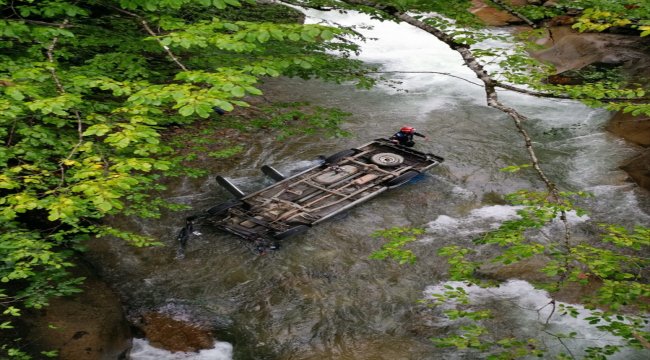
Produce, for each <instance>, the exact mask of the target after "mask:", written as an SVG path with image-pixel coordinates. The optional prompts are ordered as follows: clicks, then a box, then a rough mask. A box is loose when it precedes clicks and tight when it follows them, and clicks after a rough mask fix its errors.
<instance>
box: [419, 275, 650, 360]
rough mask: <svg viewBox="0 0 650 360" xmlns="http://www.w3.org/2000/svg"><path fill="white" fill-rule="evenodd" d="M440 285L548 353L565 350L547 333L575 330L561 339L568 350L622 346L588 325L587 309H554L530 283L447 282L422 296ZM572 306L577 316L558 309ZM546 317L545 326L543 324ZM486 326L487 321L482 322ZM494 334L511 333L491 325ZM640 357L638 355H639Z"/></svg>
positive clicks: (445, 306) (545, 295)
mask: <svg viewBox="0 0 650 360" xmlns="http://www.w3.org/2000/svg"><path fill="white" fill-rule="evenodd" d="M444 286H452V287H454V288H458V287H460V288H462V289H464V290H465V292H467V294H468V297H469V306H470V307H471V308H473V309H474V310H479V309H485V308H491V309H495V310H497V309H498V310H497V311H493V314H494V315H495V316H497V317H503V318H505V319H507V320H508V322H509V323H510V324H511V325H512V329H517V333H518V337H519V338H522V339H525V338H535V339H538V340H540V342H541V343H544V344H545V345H546V346H547V347H548V350H549V351H550V352H551V353H553V354H554V353H557V352H565V353H566V350H565V349H564V348H563V346H562V344H560V343H559V342H558V341H557V339H555V338H554V337H553V336H549V335H548V334H547V333H546V332H549V333H555V334H558V333H562V334H569V333H571V332H575V333H576V336H575V339H564V340H563V341H564V342H565V343H566V344H567V345H568V346H569V347H570V348H571V350H572V351H577V352H580V351H582V350H584V349H585V348H586V347H589V346H604V345H607V344H611V345H622V344H623V343H622V341H621V340H620V339H619V338H617V337H615V336H613V335H611V334H609V333H607V332H603V331H600V330H598V329H597V328H596V326H595V325H590V324H589V322H588V321H586V320H585V317H588V316H589V315H590V314H591V312H590V311H589V310H587V309H585V308H584V307H583V306H581V305H572V304H568V303H562V302H558V301H556V303H555V310H553V306H551V304H550V303H551V300H552V299H551V298H550V297H549V295H548V293H547V292H546V291H543V290H539V289H536V288H535V287H533V286H532V285H531V284H530V283H528V282H526V281H523V280H510V281H507V282H505V283H503V284H501V285H500V286H498V287H490V288H481V287H478V286H467V285H466V284H465V283H463V282H459V281H449V282H445V283H442V284H439V285H435V286H428V287H427V288H426V289H425V291H424V295H425V298H428V299H433V297H432V294H436V293H443V292H444V291H445V290H446V289H445V288H444ZM562 305H563V306H572V307H573V308H574V309H575V310H576V311H577V312H578V315H577V317H571V316H569V315H563V314H562V313H561V311H559V309H560V307H561V306H562ZM440 307H441V308H442V309H453V308H455V307H456V304H454V303H453V302H449V303H444V304H442V305H440ZM547 319H548V325H545V323H546V321H547ZM457 323H458V324H460V322H459V321H450V320H442V321H436V323H435V324H436V325H437V326H453V325H454V324H457ZM483 324H484V325H485V326H487V327H488V328H489V327H490V321H489V320H488V321H486V322H484V323H483ZM491 331H494V332H495V333H498V332H503V333H508V334H511V332H510V330H508V329H502V328H498V327H497V328H493V329H492V330H491ZM638 356H639V354H638V353H636V352H635V351H633V350H631V349H626V350H624V351H622V352H621V353H619V354H617V355H616V356H614V357H612V358H619V359H631V358H639V357H638ZM641 358H642V357H641Z"/></svg>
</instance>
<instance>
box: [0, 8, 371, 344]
mask: <svg viewBox="0 0 650 360" xmlns="http://www.w3.org/2000/svg"><path fill="white" fill-rule="evenodd" d="M250 3H254V2H253V1H245V2H241V1H238V0H167V1H154V0H110V1H96V0H87V1H65V0H49V1H39V2H35V1H31V0H23V1H12V2H11V3H9V2H7V1H0V5H2V6H1V7H0V15H1V16H2V17H1V18H0V36H1V38H0V60H1V61H0V92H1V93H2V97H1V98H0V136H1V137H2V139H3V142H2V144H1V145H0V164H1V165H2V171H1V172H0V204H1V205H2V207H1V208H0V224H1V225H0V229H1V231H0V258H1V259H2V261H1V262H0V281H1V282H2V285H3V286H2V289H0V297H2V298H3V299H2V304H3V305H2V306H3V312H4V315H3V316H2V323H3V326H2V328H4V329H8V328H10V327H11V326H12V323H13V321H14V318H15V317H17V316H19V315H20V314H21V310H22V309H24V308H40V307H42V306H46V305H47V301H48V299H49V298H50V297H52V296H62V295H67V294H72V293H74V292H76V291H78V290H77V288H78V287H77V286H78V285H79V283H80V282H81V281H82V279H74V278H70V276H69V275H68V272H67V269H69V268H70V267H71V266H73V264H72V262H71V260H70V257H71V255H72V254H73V253H74V252H76V251H80V250H82V249H83V243H84V242H85V241H86V240H87V239H89V238H91V237H105V236H110V237H116V238H120V239H123V240H125V241H126V242H128V243H130V244H132V245H134V246H151V245H160V244H159V243H158V242H156V241H155V240H154V239H151V238H148V237H146V236H142V235H139V234H133V233H129V232H125V231H122V230H120V229H117V228H114V227H111V226H107V225H104V224H102V219H103V218H104V217H105V216H107V215H117V214H122V215H127V216H138V217H150V218H156V217H158V216H160V213H161V211H164V210H166V209H171V210H174V209H179V208H181V207H180V206H179V205H177V204H172V203H167V202H165V201H163V200H162V199H160V198H157V196H156V195H157V193H158V192H159V191H161V190H163V189H164V187H163V185H161V182H160V181H159V180H160V178H161V177H162V176H174V175H179V174H183V175H187V174H188V173H189V174H190V175H200V172H198V171H194V170H188V169H185V168H184V165H186V164H187V162H186V161H185V160H187V159H188V158H191V157H192V156H193V155H192V154H191V152H192V149H186V148H183V147H181V146H180V144H179V143H178V142H173V141H166V140H167V139H164V138H163V136H166V135H164V134H165V132H166V131H168V129H169V128H171V127H179V126H189V125H191V124H193V123H195V122H196V121H197V120H201V119H207V118H215V119H214V121H217V119H216V115H215V108H219V109H220V111H231V110H233V109H235V108H236V107H247V106H248V103H247V102H246V101H245V99H246V98H247V97H250V96H257V95H260V94H261V91H260V90H259V84H260V82H261V81H262V80H263V79H264V78H265V77H275V76H281V75H284V76H299V77H302V78H312V77H321V78H325V79H326V80H331V81H335V82H343V81H353V80H359V84H360V86H364V87H367V86H370V85H371V84H372V83H373V80H372V79H369V78H364V77H363V76H360V75H359V74H360V70H362V69H364V68H365V66H364V65H363V64H362V63H360V62H358V61H355V60H351V59H350V58H349V55H350V54H351V53H353V52H354V51H356V45H354V44H352V43H350V42H349V41H348V40H346V39H344V38H343V37H342V36H343V35H344V34H352V33H351V32H350V31H349V30H347V29H338V28H332V27H328V26H323V25H315V24H313V25H303V24H300V23H299V22H298V21H299V19H300V15H299V14H298V13H297V12H295V11H294V10H291V9H289V8H287V7H283V6H274V5H265V6H261V5H260V6H257V5H255V6H253V5H250ZM235 8H237V10H234V9H235ZM240 9H243V10H242V11H239V10H240ZM280 14H282V15H280ZM276 20H278V21H276ZM351 36H354V35H351ZM334 40H336V41H334ZM334 53H337V54H338V55H336V56H335V55H333V54H334ZM334 67H335V68H336V69H337V71H336V72H332V71H331V70H332V69H333V68H334ZM337 118H338V119H340V116H338V115H337ZM304 119H305V121H297V122H296V123H295V124H296V126H298V127H302V128H310V127H311V129H310V130H308V131H312V132H315V131H319V130H324V131H332V130H331V129H332V128H334V127H336V126H337V124H338V121H340V120H333V121H330V120H331V119H332V118H330V117H328V115H322V116H320V117H317V119H316V120H313V121H308V120H307V117H306V116H305V117H304ZM261 122H263V120H260V123H261ZM271 122H272V121H271ZM260 126H262V125H261V124H260ZM333 132H336V131H333ZM219 145H220V146H221V148H220V149H213V150H211V152H210V154H209V156H210V157H212V158H214V159H221V158H224V157H228V156H231V155H233V154H235V153H236V152H238V151H240V150H241V145H233V144H230V143H227V142H224V143H222V144H219ZM194 156H196V155H194ZM9 304H11V305H9ZM3 349H4V350H2V351H3V352H4V354H3V355H0V357H4V356H10V357H20V356H23V355H24V354H23V353H22V352H21V351H18V350H16V349H15V347H13V346H5V347H4V348H3ZM54 355H55V353H53V352H48V353H47V354H45V356H54Z"/></svg>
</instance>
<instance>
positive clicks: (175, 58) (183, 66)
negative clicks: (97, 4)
mask: <svg viewBox="0 0 650 360" xmlns="http://www.w3.org/2000/svg"><path fill="white" fill-rule="evenodd" d="M104 6H106V7H109V8H111V9H113V10H115V11H118V12H121V13H123V14H126V15H129V16H132V17H134V18H136V19H138V20H140V23H141V24H142V27H144V29H145V31H147V33H149V35H151V36H152V37H153V38H154V39H156V41H157V42H158V44H159V45H160V46H161V47H162V48H163V49H164V50H165V52H166V53H167V56H169V58H170V59H172V61H173V62H175V63H176V65H178V67H180V68H181V69H182V70H183V71H188V69H187V67H186V66H185V65H183V63H182V62H180V60H178V57H176V55H174V53H173V52H172V51H171V50H170V49H169V47H168V46H167V45H165V44H163V43H162V40H160V38H158V34H156V33H155V32H154V31H153V30H151V27H149V23H147V20H145V18H143V17H142V16H140V15H138V14H136V13H132V12H130V11H126V10H124V9H121V8H119V7H116V6H113V5H108V4H104Z"/></svg>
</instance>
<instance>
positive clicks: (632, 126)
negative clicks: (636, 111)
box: [471, 0, 650, 190]
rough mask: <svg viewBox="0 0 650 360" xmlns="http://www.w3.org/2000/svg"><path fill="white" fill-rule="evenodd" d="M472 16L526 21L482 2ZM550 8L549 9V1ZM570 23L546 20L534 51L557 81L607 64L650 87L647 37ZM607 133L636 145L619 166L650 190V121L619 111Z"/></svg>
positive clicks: (502, 22) (504, 22) (518, 2)
mask: <svg viewBox="0 0 650 360" xmlns="http://www.w3.org/2000/svg"><path fill="white" fill-rule="evenodd" d="M472 3H473V8H472V10H471V11H472V13H473V14H474V15H476V16H478V17H479V18H480V19H481V20H483V21H484V22H485V24H487V25H488V26H495V27H507V26H519V25H521V24H523V23H524V21H523V20H522V19H520V18H517V17H516V16H514V15H512V14H510V13H508V12H506V11H503V10H499V9H496V8H494V7H493V6H490V5H488V4H486V2H485V1H483V0H473V1H472ZM540 3H541V2H540V1H527V0H515V1H511V4H512V5H514V6H523V5H526V4H537V5H539V4H540ZM548 3H549V5H548V6H553V4H551V2H548ZM573 23H574V19H573V17H571V16H567V15H563V16H558V17H556V18H554V19H550V20H548V21H547V22H546V23H545V24H543V25H544V26H546V28H545V30H546V32H547V35H546V36H545V37H544V38H542V39H540V40H539V41H538V44H540V45H542V46H544V48H545V49H544V50H541V51H537V52H534V53H532V55H533V56H534V57H535V58H537V59H538V60H541V61H544V62H548V63H551V64H553V65H554V66H555V68H556V80H558V81H565V82H566V83H571V82H573V81H574V80H575V79H574V78H572V75H566V74H569V73H572V72H575V71H580V70H581V69H584V68H585V67H588V66H593V65H596V66H611V67H617V68H619V69H620V71H621V73H622V74H624V75H625V76H627V77H628V78H630V79H634V81H635V82H636V83H640V84H642V85H647V84H648V83H650V37H645V38H642V37H639V36H638V35H636V34H634V35H629V34H626V35H623V34H616V33H580V32H578V31H576V30H574V29H572V28H571V25H572V24H573ZM605 130H607V131H609V132H610V133H612V134H614V135H616V136H619V137H621V138H623V139H625V140H626V141H629V142H631V143H634V144H636V145H638V146H640V149H639V150H640V152H639V154H638V155H637V156H635V157H633V158H630V159H628V160H626V161H624V162H623V163H621V165H620V168H621V169H623V170H625V171H626V172H627V173H628V174H629V177H630V180H631V181H634V182H636V183H637V184H638V185H639V186H640V187H642V188H645V189H647V190H650V117H648V116H633V115H631V114H625V113H622V112H617V113H614V114H613V115H612V118H611V119H610V120H609V122H608V124H607V125H606V126H605Z"/></svg>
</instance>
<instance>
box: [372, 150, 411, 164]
mask: <svg viewBox="0 0 650 360" xmlns="http://www.w3.org/2000/svg"><path fill="white" fill-rule="evenodd" d="M370 160H371V161H372V162H373V163H375V164H377V165H380V166H397V165H399V164H401V163H402V162H404V158H403V157H402V156H401V155H397V154H393V153H379V154H375V155H373V156H372V158H371V159H370Z"/></svg>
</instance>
